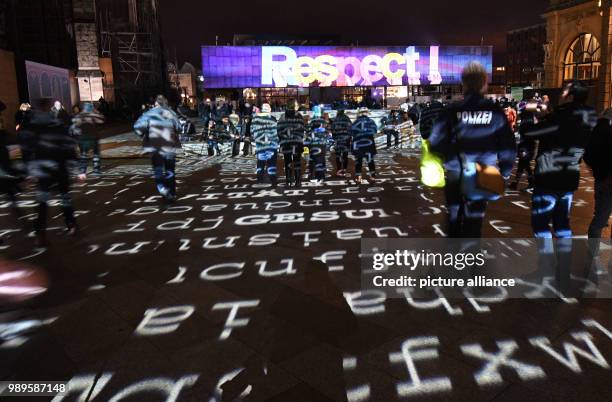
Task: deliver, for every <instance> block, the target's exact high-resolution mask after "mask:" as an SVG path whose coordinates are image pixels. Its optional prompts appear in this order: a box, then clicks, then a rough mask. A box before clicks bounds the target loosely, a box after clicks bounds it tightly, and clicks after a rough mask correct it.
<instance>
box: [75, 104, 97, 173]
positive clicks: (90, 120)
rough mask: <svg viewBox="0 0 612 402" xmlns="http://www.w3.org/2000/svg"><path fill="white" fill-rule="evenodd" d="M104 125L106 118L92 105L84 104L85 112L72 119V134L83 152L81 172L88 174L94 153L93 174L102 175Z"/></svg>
mask: <svg viewBox="0 0 612 402" xmlns="http://www.w3.org/2000/svg"><path fill="white" fill-rule="evenodd" d="M102 124H104V116H103V115H102V114H100V113H98V112H97V111H96V110H95V109H94V106H93V104H92V103H90V102H86V103H84V104H83V111H82V112H81V113H79V114H77V115H76V116H74V117H73V118H72V126H71V133H72V135H73V136H74V137H75V138H76V139H77V141H78V143H79V149H80V150H81V157H80V166H79V172H80V174H82V175H85V174H87V165H88V164H89V153H90V152H92V153H93V174H95V175H100V174H102V162H101V155H100V132H99V127H98V126H100V125H102Z"/></svg>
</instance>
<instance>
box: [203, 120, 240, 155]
mask: <svg viewBox="0 0 612 402" xmlns="http://www.w3.org/2000/svg"><path fill="white" fill-rule="evenodd" d="M237 138H238V131H237V130H236V127H235V126H234V125H233V124H232V122H231V121H230V119H229V116H223V117H221V120H220V121H218V122H216V123H215V125H214V127H213V128H212V130H211V132H210V135H209V138H208V155H209V156H213V155H214V154H215V151H216V152H217V155H221V150H220V149H219V144H223V143H225V142H233V141H234V140H235V139H237ZM232 156H235V155H232Z"/></svg>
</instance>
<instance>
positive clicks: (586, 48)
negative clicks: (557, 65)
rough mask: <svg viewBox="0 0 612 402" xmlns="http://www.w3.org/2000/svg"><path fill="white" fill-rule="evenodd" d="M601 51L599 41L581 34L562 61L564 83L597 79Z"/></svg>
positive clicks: (589, 35) (587, 34) (588, 35)
mask: <svg viewBox="0 0 612 402" xmlns="http://www.w3.org/2000/svg"><path fill="white" fill-rule="evenodd" d="M600 58H601V49H600V47H599V41H598V40H597V38H595V36H593V35H591V34H589V33H583V34H580V36H578V38H576V40H574V42H572V44H571V46H570V47H569V49H568V50H567V53H566V55H565V61H564V67H565V68H564V76H563V79H564V80H565V81H571V80H580V81H592V80H596V79H597V78H598V77H599V67H600V66H601V63H600Z"/></svg>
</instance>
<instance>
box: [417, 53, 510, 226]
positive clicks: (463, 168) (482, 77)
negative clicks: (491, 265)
mask: <svg viewBox="0 0 612 402" xmlns="http://www.w3.org/2000/svg"><path fill="white" fill-rule="evenodd" d="M461 79H462V82H463V89H464V99H463V101H461V102H458V103H456V104H452V105H450V106H449V107H448V108H446V109H444V111H443V112H442V113H441V114H440V117H439V119H438V120H437V121H436V123H435V124H434V127H433V130H432V133H431V136H430V137H429V144H430V149H431V151H432V152H434V153H437V154H439V155H441V157H442V159H443V160H444V169H445V172H446V185H445V194H446V208H447V210H448V228H447V232H448V233H447V234H448V236H449V237H466V238H479V237H481V233H482V223H483V221H484V217H485V213H486V208H487V203H488V200H489V198H490V199H494V198H495V197H494V196H493V195H491V197H488V196H487V195H486V192H480V191H478V190H477V189H475V188H474V186H473V185H471V183H473V179H475V176H476V171H477V170H478V169H479V168H480V169H485V168H488V170H489V171H490V170H491V168H492V169H493V170H494V171H495V172H496V173H493V174H492V175H495V174H497V177H499V176H501V177H500V178H499V179H500V180H501V179H506V180H507V179H508V178H509V177H510V174H511V173H512V167H513V165H514V159H515V157H516V144H515V140H514V134H513V133H512V130H511V129H510V126H509V125H508V120H507V119H506V116H505V114H504V112H503V110H502V109H501V108H500V107H499V106H496V105H495V104H494V103H493V102H492V101H491V100H488V99H486V98H485V97H484V94H485V93H486V91H487V71H486V70H485V68H484V67H483V66H482V65H481V64H480V63H478V62H470V63H468V64H467V65H466V66H465V68H464V69H463V72H462V75H461Z"/></svg>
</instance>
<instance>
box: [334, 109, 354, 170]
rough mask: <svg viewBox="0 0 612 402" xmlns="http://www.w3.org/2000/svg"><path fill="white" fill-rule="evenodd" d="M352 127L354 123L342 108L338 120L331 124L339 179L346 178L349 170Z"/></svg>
mask: <svg viewBox="0 0 612 402" xmlns="http://www.w3.org/2000/svg"><path fill="white" fill-rule="evenodd" d="M352 125H353V122H352V121H351V119H350V118H349V117H348V116H347V115H346V113H345V111H344V108H343V107H340V109H338V114H337V115H336V118H335V119H334V120H333V121H332V123H331V132H332V137H333V140H334V153H335V154H336V176H338V177H345V176H346V170H347V169H348V162H349V150H350V148H351V126H352Z"/></svg>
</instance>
